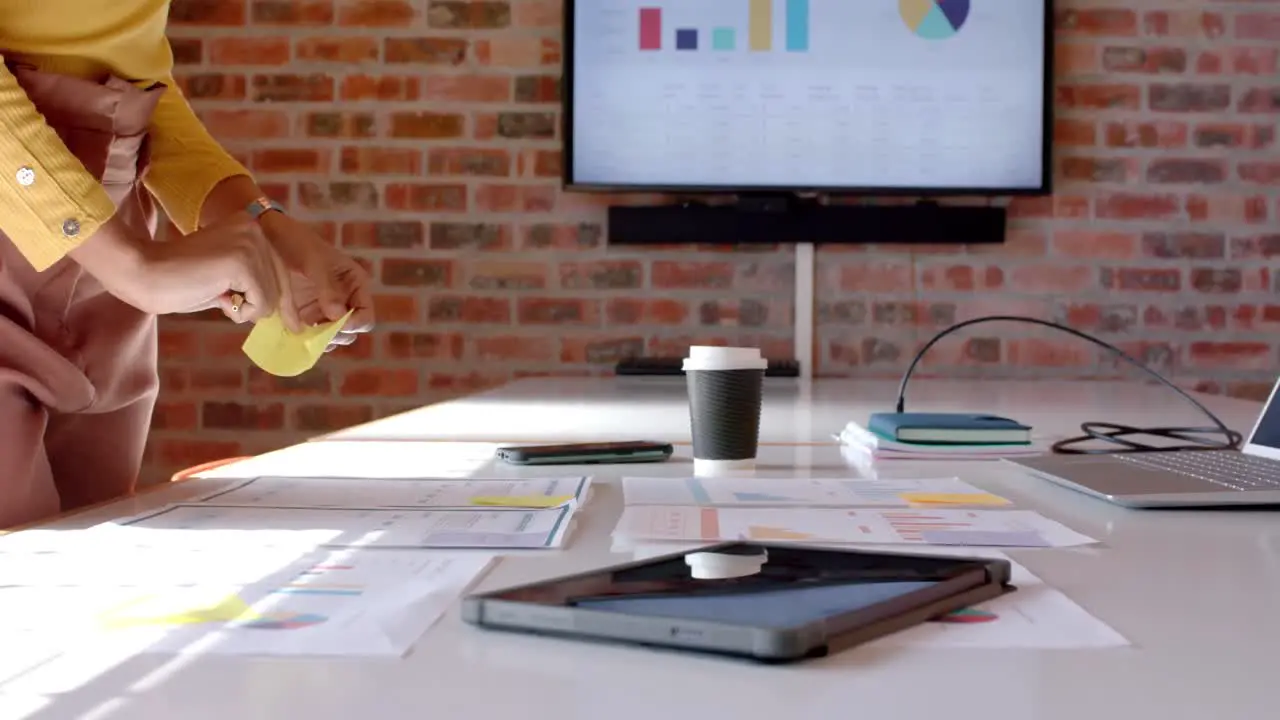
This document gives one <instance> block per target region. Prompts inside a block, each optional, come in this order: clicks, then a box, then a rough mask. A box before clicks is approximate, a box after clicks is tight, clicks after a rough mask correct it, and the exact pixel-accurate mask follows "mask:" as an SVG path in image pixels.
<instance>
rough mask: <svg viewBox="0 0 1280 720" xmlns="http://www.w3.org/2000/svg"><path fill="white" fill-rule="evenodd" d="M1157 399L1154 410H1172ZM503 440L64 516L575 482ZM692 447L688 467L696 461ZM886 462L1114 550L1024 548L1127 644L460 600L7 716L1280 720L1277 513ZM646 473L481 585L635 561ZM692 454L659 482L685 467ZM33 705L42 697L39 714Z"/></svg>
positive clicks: (398, 454) (66, 679)
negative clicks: (316, 481) (327, 654)
mask: <svg viewBox="0 0 1280 720" xmlns="http://www.w3.org/2000/svg"><path fill="white" fill-rule="evenodd" d="M1163 414H1164V413H1163V412H1162V409H1161V408H1160V407H1156V408H1152V409H1151V413H1150V415H1149V417H1148V418H1147V421H1148V422H1153V421H1154V420H1155V419H1156V418H1159V417H1161V416H1162V415H1163ZM491 451H492V446H486V445H448V444H439V445H434V444H426V443H422V444H419V443H407V442H403V441H402V442H337V443H328V442H316V443H307V444H303V445H300V446H296V447H293V448H288V449H286V450H283V451H280V452H277V453H272V454H271V455H266V456H262V457H260V458H256V459H254V460H251V461H248V462H246V463H245V464H242V465H240V466H230V467H227V468H223V469H221V470H219V471H216V472H213V473H209V477H206V478H202V479H197V480H192V481H190V482H187V483H183V484H179V485H174V486H170V487H167V488H164V489H163V490H161V491H159V492H156V493H154V494H149V495H146V496H142V497H139V498H135V499H132V500H129V501H126V502H122V503H118V504H116V505H115V506H112V507H110V508H104V509H100V510H98V511H95V512H93V513H91V514H86V515H83V516H77V517H73V518H69V519H65V520H63V521H61V522H58V523H55V524H53V525H51V526H50V527H57V528H63V529H72V528H76V527H84V526H87V525H89V524H92V523H94V522H99V521H103V520H107V519H110V518H112V517H118V516H124V515H128V514H132V513H135V512H139V511H142V510H144V509H147V508H150V507H155V506H159V505H162V504H164V503H167V502H170V501H174V500H177V499H181V498H189V497H192V496H194V495H196V494H197V493H203V492H206V491H208V490H211V489H215V488H216V487H218V485H219V484H222V483H227V482H228V480H226V479H225V478H228V477H235V476H240V475H244V476H256V475H259V474H264V473H272V474H283V475H304V476H305V475H308V474H315V473H325V474H330V475H333V474H342V473H344V472H349V470H348V469H349V468H359V469H363V470H364V471H366V472H368V473H369V474H371V475H378V474H382V475H404V474H431V473H438V474H440V475H448V476H466V475H477V476H534V475H544V474H564V472H565V469H564V468H543V469H535V470H526V469H517V468H513V467H510V466H503V465H493V464H491V460H490V458H491ZM682 456H683V457H682ZM880 467H881V469H882V470H883V471H885V472H891V473H900V474H904V475H915V476H925V475H932V476H937V475H939V474H941V473H943V472H947V473H954V474H958V475H960V476H961V477H963V478H964V479H966V480H968V481H970V482H973V483H974V484H977V485H980V486H982V487H985V488H987V489H989V490H992V491H994V492H997V493H1000V494H1003V495H1005V496H1007V497H1009V498H1011V499H1013V500H1014V501H1015V502H1016V503H1018V504H1019V505H1021V506H1023V507H1027V508H1031V509H1037V510H1040V511H1041V512H1043V513H1045V514H1046V515H1048V516H1050V517H1052V518H1054V519H1057V520H1059V521H1061V522H1064V523H1066V524H1068V525H1070V526H1071V527H1073V528H1075V529H1076V530H1079V531H1080V532H1084V533H1087V534H1089V535H1092V536H1093V537H1095V538H1098V539H1099V540H1100V541H1101V545H1098V546H1089V547H1085V548H1079V549H1071V550H1027V551H1021V552H1011V553H1010V554H1011V555H1012V556H1014V557H1015V559H1017V560H1018V561H1020V562H1022V563H1023V564H1024V565H1026V566H1027V567H1028V568H1029V569H1030V570H1031V571H1032V572H1034V573H1036V574H1037V575H1039V576H1040V577H1041V578H1043V579H1044V580H1045V581H1046V582H1048V583H1050V584H1052V585H1054V586H1056V587H1058V588H1059V589H1061V590H1062V591H1064V592H1065V593H1067V594H1068V595H1069V596H1070V597H1072V598H1073V599H1074V600H1075V601H1076V602H1078V603H1080V604H1081V605H1082V606H1084V607H1085V608H1087V609H1088V610H1089V611H1091V612H1092V613H1094V614H1095V615H1097V616H1098V617H1100V618H1101V619H1102V620H1104V621H1105V622H1107V623H1109V624H1110V625H1111V626H1112V627H1114V628H1115V629H1116V630H1118V631H1119V632H1121V633H1122V634H1124V635H1125V636H1126V637H1128V638H1129V639H1130V640H1131V641H1132V642H1133V643H1134V647H1131V648H1120V649H1113V650H1090V651H1063V650H1056V651H1014V650H947V651H918V650H896V651H873V650H868V649H863V650H855V651H852V652H848V653H844V654H841V655H838V656H835V657H832V658H828V659H825V660H822V661H818V662H814V663H810V664H806V665H803V666H793V667H773V668H769V667H757V666H752V665H747V664H740V663H736V662H730V661H724V660H715V659H706V658H699V657H691V656H685V655H677V654H661V653H657V652H651V651H645V650H639V649H632V648H623V647H610V646H596V645H588V644H582V643H576V642H570V641H561V640H552V639H543V638H534V637H525V636H520V635H511V634H500V633H494V632H484V631H479V630H476V629H474V628H471V627H468V626H466V625H464V624H462V623H461V621H460V620H459V619H458V618H457V616H456V612H455V613H453V614H450V615H449V616H448V617H447V618H446V619H444V620H442V621H441V622H440V623H439V624H437V625H436V626H435V627H434V628H433V629H432V630H430V631H429V632H428V633H427V634H426V635H425V636H424V637H423V639H422V640H421V642H420V643H419V645H418V646H417V649H416V650H415V652H414V653H413V654H411V655H410V656H409V657H407V658H405V659H402V660H397V661H377V662H371V661H359V660H348V661H321V660H283V659H254V660H246V659H236V658H216V657H195V658H173V657H162V656H151V655H140V656H136V657H134V658H133V659H131V660H129V661H127V662H125V663H122V664H118V665H115V666H113V667H107V668H100V667H93V666H87V665H78V664H77V663H76V662H75V661H74V660H70V659H68V660H65V661H61V662H56V663H53V664H50V665H47V666H44V667H41V668H38V669H36V670H33V671H31V672H29V673H27V674H26V675H24V676H23V677H21V678H18V679H16V680H10V681H8V682H2V681H0V717H3V718H5V720H19V718H31V719H32V720H61V719H63V718H81V719H86V718H87V719H92V720H171V719H172V718H181V719H182V720H204V719H208V720H224V719H225V718H237V719H238V720H286V719H288V720H292V719H293V718H306V719H308V720H349V718H353V717H359V718H380V719H385V720H400V719H401V718H403V719H405V720H420V719H421V718H424V717H433V718H435V717H441V718H483V719H484V720H498V719H501V718H505V717H514V718H522V719H524V718H527V719H529V720H600V719H602V718H607V719H608V720H654V718H729V719H737V718H740V719H743V720H776V719H777V718H782V717H797V718H845V717H853V716H855V715H856V717H858V718H874V719H875V720H925V719H927V718H949V719H955V720H991V719H993V718H994V719H996V720H1003V719H1008V720H1029V719H1034V720H1090V719H1093V718H1099V719H1101V718H1107V719H1110V718H1140V719H1146V718H1151V719H1153V720H1203V719H1204V718H1206V717H1212V718H1220V719H1221V720H1263V719H1264V718H1271V717H1274V716H1275V712H1276V711H1275V707H1276V702H1277V701H1276V694H1275V691H1274V690H1273V689H1272V686H1271V684H1272V682H1274V674H1275V672H1274V669H1273V666H1274V664H1275V657H1276V653H1277V648H1280V613H1277V612H1276V608H1277V603H1280V522H1278V521H1277V519H1276V517H1275V516H1274V515H1272V514H1269V513H1265V512H1230V513H1228V512H1154V511H1131V510H1124V509H1121V508H1118V507H1114V506H1111V505H1108V504H1105V503H1103V502H1100V501H1097V500H1094V499H1092V498H1089V497H1086V496H1084V495H1080V494H1076V493H1073V492H1071V491H1069V490H1065V489H1062V488H1059V487H1056V486H1052V485H1048V484H1045V483H1042V482H1039V481H1036V480H1034V479H1031V478H1029V477H1027V476H1024V475H1022V474H1020V473H1019V472H1017V471H1016V470H1015V469H1013V468H1012V467H1010V466H1007V465H1004V464H1002V463H999V462H968V463H957V464H948V465H946V466H945V468H946V470H945V471H944V470H943V467H944V466H941V465H936V464H929V463H914V462H913V463H902V462H900V461H899V462H895V463H892V464H883V465H881V466H880ZM761 468H762V469H761V470H760V471H759V472H760V473H761V474H765V473H769V474H773V473H777V474H780V475H781V474H786V473H792V474H795V475H801V476H803V475H806V474H807V475H811V476H828V477H829V476H832V475H836V474H840V473H848V474H852V472H851V471H850V469H849V468H848V467H847V466H846V464H845V461H844V459H843V455H842V454H841V451H840V449H839V448H836V447H817V446H803V447H767V448H764V449H763V450H762V454H761ZM639 471H640V470H639V469H637V468H635V467H631V468H618V467H611V468H604V467H602V468H596V469H595V470H594V471H588V472H593V473H594V475H595V476H596V477H598V478H601V479H602V481H603V482H604V485H603V487H602V488H601V492H599V493H597V494H596V497H595V498H594V499H593V500H592V502H591V503H590V504H589V505H588V506H587V507H586V508H585V510H584V515H583V517H582V522H580V523H579V526H578V529H577V532H576V533H575V537H574V538H573V539H572V542H571V545H570V546H569V548H567V549H566V550H563V551H560V552H555V553H551V554H539V555H533V556H517V557H508V558H507V559H504V560H503V561H502V562H501V563H500V564H499V565H498V566H497V567H496V568H495V569H494V570H493V571H492V572H491V573H490V574H489V575H488V576H487V577H486V578H485V580H484V581H483V583H482V584H481V586H480V588H481V589H493V588H498V587H502V586H506V585H509V584H514V583H519V582H525V581H530V580H535V579H539V578H544V577H547V576H550V575H554V574H559V573H565V572H570V571H578V570H584V569H589V568H592V567H598V566H601V565H606V564H611V563H615V562H620V561H624V560H628V559H630V557H629V556H627V555H622V554H618V553H614V552H612V551H611V550H610V544H611V543H610V537H609V535H610V532H611V530H612V528H613V525H614V521H615V519H616V516H617V514H618V512H619V511H620V501H621V492H620V491H619V489H618V488H617V487H616V484H610V483H611V480H612V479H614V478H616V477H617V476H618V475H619V473H637V472H639ZM690 471H691V465H690V463H689V462H688V460H687V449H681V450H680V451H679V452H678V455H677V458H676V459H675V460H673V461H672V462H670V463H667V464H665V465H655V466H648V467H645V468H643V472H645V473H646V474H652V473H662V474H667V475H672V476H683V475H687V474H688V473H689V472H690ZM23 708H39V709H35V710H32V711H31V713H30V714H25V713H23V712H21V710H22V709H23Z"/></svg>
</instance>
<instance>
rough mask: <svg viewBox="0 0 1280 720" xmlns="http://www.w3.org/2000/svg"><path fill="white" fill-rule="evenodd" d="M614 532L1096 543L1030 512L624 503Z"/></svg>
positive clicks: (893, 541) (763, 538) (709, 537)
mask: <svg viewBox="0 0 1280 720" xmlns="http://www.w3.org/2000/svg"><path fill="white" fill-rule="evenodd" d="M614 534H616V535H620V536H623V537H627V538H631V539H634V540H703V541H708V542H715V541H728V540H754V541H758V542H831V543H862V544H877V545H884V544H888V545H900V544H905V545H968V546H994V547H1068V546H1072V545H1086V544H1089V543H1092V542H1096V541H1095V540H1093V539H1092V538H1090V537H1088V536H1085V535H1081V534H1080V533H1077V532H1075V531H1074V530H1071V529H1070V528H1068V527H1066V526H1064V525H1062V524H1061V523H1057V522H1054V521H1053V520H1050V519H1048V518H1046V517H1044V516H1043V515H1040V514H1039V513H1036V512H1032V511H1030V510H956V509H920V510H912V509H904V510H880V509H865V510H847V509H841V510H836V509H828V508H816V509H813V508H805V509H798V508H768V509H766V508H697V507H673V506H665V505H632V506H628V507H627V508H625V509H624V510H623V511H622V517H621V518H619V520H618V525H617V528H616V529H615V530H614Z"/></svg>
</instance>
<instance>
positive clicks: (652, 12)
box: [640, 8, 662, 50]
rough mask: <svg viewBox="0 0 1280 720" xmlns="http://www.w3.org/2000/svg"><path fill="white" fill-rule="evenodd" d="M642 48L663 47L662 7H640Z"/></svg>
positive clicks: (653, 48)
mask: <svg viewBox="0 0 1280 720" xmlns="http://www.w3.org/2000/svg"><path fill="white" fill-rule="evenodd" d="M640 49H641V50H661V49H662V9H661V8H640Z"/></svg>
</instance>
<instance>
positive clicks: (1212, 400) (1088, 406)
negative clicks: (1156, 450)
mask: <svg viewBox="0 0 1280 720" xmlns="http://www.w3.org/2000/svg"><path fill="white" fill-rule="evenodd" d="M897 389H898V385H897V382H896V381H892V380H822V379H820V380H812V381H806V380H797V379H791V378H767V379H766V380H765V399H764V407H763V409H762V412H761V418H760V441H761V442H762V443H805V442H817V443H826V442H830V441H831V438H832V435H834V434H836V433H839V432H840V430H842V429H843V428H844V426H845V424H846V423H848V422H849V421H851V420H854V421H857V422H860V423H865V422H866V420H867V417H868V416H869V415H870V414H871V413H874V412H882V411H891V410H893V404H894V401H895V399H896V398H897ZM1195 397H1196V399H1197V400H1199V401H1200V402H1202V403H1205V405H1206V406H1207V407H1208V408H1209V409H1210V410H1212V411H1213V412H1215V413H1218V414H1219V415H1220V416H1221V417H1222V419H1223V420H1224V421H1225V422H1227V423H1228V424H1233V423H1238V422H1243V425H1239V424H1236V425H1235V426H1234V427H1235V429H1237V430H1239V431H1240V432H1242V433H1247V432H1248V431H1249V429H1250V427H1252V423H1253V420H1254V416H1255V414H1256V413H1257V411H1258V410H1257V404H1255V403H1252V402H1247V401H1244V400H1237V399H1233V398H1226V397H1221V396H1207V395H1199V394H1197V395H1196V396H1195ZM1157 408H1158V409H1159V411H1160V412H1159V413H1153V411H1154V410H1156V409H1157ZM907 409H908V410H915V411H921V412H924V411H930V412H982V413H993V414H1003V415H1007V416H1010V417H1013V418H1014V419H1017V420H1020V421H1022V422H1024V423H1027V424H1030V425H1031V426H1032V427H1033V428H1036V430H1037V431H1040V430H1043V429H1044V428H1049V427H1058V428H1061V434H1063V435H1065V434H1067V433H1070V434H1073V435H1074V434H1076V432H1077V431H1078V429H1079V428H1078V426H1079V424H1080V423H1081V422H1085V421H1107V422H1117V423H1129V424H1140V425H1152V424H1155V425H1160V424H1165V425H1168V424H1185V425H1191V426H1204V425H1206V424H1208V423H1207V421H1206V420H1205V418H1204V417H1203V415H1201V414H1200V413H1199V412H1198V411H1197V410H1196V409H1195V408H1194V407H1193V406H1192V405H1191V404H1190V403H1188V402H1187V401H1185V400H1183V399H1182V398H1180V397H1178V396H1177V394H1175V393H1174V392H1173V391H1172V390H1170V389H1168V388H1165V387H1161V386H1158V385H1147V384H1142V383H1137V382H1131V381H1129V382H1125V381H1096V382H1072V381H1051V380H1039V381H1037V380H965V381H946V380H933V379H928V378H916V379H912V381H911V383H910V384H909V385H908V388H907ZM1063 417H1070V418H1073V420H1072V424H1071V425H1063V423H1062V418H1063ZM1153 417H1155V418H1158V419H1157V420H1154V421H1153V420H1152V418H1153ZM1233 418H1240V420H1233ZM320 439H323V440H368V439H379V440H392V439H413V440H478V441H493V442H534V443H536V442H585V441H605V440H656V441H664V442H672V443H688V442H689V439H690V433H689V404H688V395H687V394H686V391H685V383H684V378H682V377H656V378H642V377H621V378H567V379H561V378H554V379H548V378H529V379H524V380H519V381H516V382H513V383H511V384H509V385H505V386H503V387H500V388H496V389H494V390H491V391H489V392H485V393H480V394H477V395H471V396H468V397H464V398H459V399H457V400H451V401H448V402H442V403H437V404H435V405H428V406H426V407H423V408H420V409H418V410H412V411H409V412H407V413H402V414H400V415H395V416H392V417H388V418H384V419H381V420H376V421H374V422H371V423H367V424H364V425H358V426H356V427H353V428H349V429H346V430H342V431H339V432H336V433H331V434H329V435H326V436H324V437H323V438H320Z"/></svg>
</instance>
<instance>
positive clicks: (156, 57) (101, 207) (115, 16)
mask: <svg viewBox="0 0 1280 720" xmlns="http://www.w3.org/2000/svg"><path fill="white" fill-rule="evenodd" d="M168 14H169V0H2V1H0V56H3V57H4V58H6V59H9V60H16V61H20V62H22V63H24V64H27V65H31V66H34V67H36V68H38V69H41V70H46V71H49V72H57V73H62V74H67V75H75V76H77V77H87V78H105V77H106V76H107V75H109V74H115V75H117V76H119V77H122V78H125V79H127V80H132V81H136V82H139V83H146V84H150V83H154V82H157V81H158V82H162V83H164V84H165V85H167V86H168V88H169V89H168V90H166V91H165V92H164V94H163V96H162V98H161V100H160V102H159V106H158V108H157V109H156V113H155V116H154V118H153V120H152V124H151V128H150V132H151V167H150V170H149V171H148V174H147V177H146V185H147V189H148V190H150V191H151V194H152V195H154V196H155V198H156V200H158V201H159V203H160V205H161V207H163V208H164V210H165V212H166V213H167V214H168V216H169V219H170V220H172V221H173V223H174V224H175V225H177V226H178V228H179V229H180V230H182V231H183V232H184V233H187V232H191V231H193V230H195V229H196V227H197V225H198V223H199V218H200V209H201V206H202V205H203V204H204V199H205V197H206V196H207V195H208V193H209V191H210V190H212V189H213V187H214V186H215V185H217V184H218V183H219V182H221V181H222V180H224V179H226V178H228V177H233V176H236V175H247V174H249V173H248V171H247V170H246V169H245V168H244V166H242V165H241V164H240V163H238V162H236V161H235V160H234V159H233V158H232V157H231V156H230V155H229V154H227V152H226V151H225V150H223V149H222V148H221V147H220V146H219V145H218V143H217V142H215V141H214V139H213V138H212V137H211V136H210V135H209V133H208V131H207V130H205V128H204V126H203V125H202V124H201V123H200V121H199V119H197V118H196V115H195V113H194V112H193V111H192V110H191V106H190V105H188V104H187V101H186V99H185V98H184V97H183V96H182V93H181V92H180V91H179V90H178V88H177V85H176V83H174V80H173V76H172V74H171V73H172V70H173V52H172V50H171V49H170V47H169V42H168V40H167V39H166V38H165V25H166V22H167V20H168ZM20 170H21V172H19V171H20ZM32 171H34V175H32ZM33 178H34V179H33ZM114 213H115V207H114V206H113V205H112V203H111V200H110V199H109V198H108V197H107V194H106V191H104V190H103V189H102V187H101V186H100V185H99V184H98V183H97V182H96V181H95V180H94V179H93V177H92V176H91V175H89V173H88V172H87V171H86V170H85V168H84V166H83V165H82V164H81V163H80V161H78V160H77V159H76V158H75V157H74V156H72V155H71V153H70V152H69V151H68V150H67V148H66V146H65V145H63V144H62V142H61V141H60V140H59V139H58V136H57V135H56V134H55V133H54V132H53V130H52V129H51V128H50V127H49V126H48V124H47V123H46V122H45V121H44V118H43V117H42V116H41V115H40V113H39V112H37V111H36V109H35V107H34V106H33V105H32V104H31V101H30V100H28V99H27V96H26V94H25V93H24V92H23V91H22V88H21V87H19V86H18V83H17V81H16V80H15V79H14V77H13V74H12V73H10V72H9V71H8V69H6V68H5V67H4V66H3V64H0V231H3V233H4V234H5V235H7V236H8V237H9V239H10V240H11V241H13V243H14V244H15V245H16V246H17V248H18V250H19V251H21V252H22V254H23V255H24V256H25V257H26V258H27V260H28V261H29V262H30V263H31V264H32V265H33V266H34V267H35V268H36V269H37V270H44V269H46V268H48V267H49V266H50V265H52V264H54V263H55V262H57V261H58V260H59V259H61V258H62V257H63V256H64V255H66V254H67V252H69V251H70V250H72V249H74V248H75V247H76V246H77V245H78V244H79V243H80V242H83V241H84V240H85V239H87V238H89V237H91V236H92V235H93V233H94V232H95V231H97V229H98V228H99V227H100V226H101V225H102V224H103V223H105V222H106V221H107V220H109V219H110V218H111V216H112V215H113V214H114ZM68 220H74V221H75V222H72V223H67V221H68ZM64 226H66V227H68V228H75V227H77V226H78V231H76V232H74V237H69V236H68V235H67V234H66V233H64V231H63V228H64Z"/></svg>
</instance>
